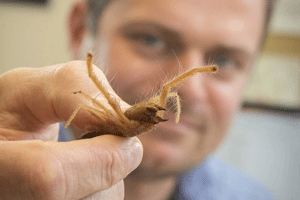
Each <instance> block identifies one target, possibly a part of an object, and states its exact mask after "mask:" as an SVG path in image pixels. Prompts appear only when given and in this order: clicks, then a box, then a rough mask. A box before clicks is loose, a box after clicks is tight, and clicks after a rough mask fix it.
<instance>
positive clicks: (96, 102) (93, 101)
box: [74, 91, 113, 116]
mask: <svg viewBox="0 0 300 200" xmlns="http://www.w3.org/2000/svg"><path fill="white" fill-rule="evenodd" d="M74 94H80V95H82V96H84V97H85V98H86V99H88V100H90V101H91V102H92V103H93V104H94V105H96V106H98V107H99V108H101V109H103V110H104V111H105V112H106V113H107V114H109V115H111V116H113V115H112V114H111V111H110V110H108V109H107V108H106V107H105V106H103V105H102V104H101V103H100V102H99V101H97V100H96V99H94V98H92V97H91V96H89V95H88V94H86V93H84V92H82V91H78V92H74Z"/></svg>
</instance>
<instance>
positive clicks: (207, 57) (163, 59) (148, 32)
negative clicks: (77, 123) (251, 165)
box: [93, 0, 265, 176]
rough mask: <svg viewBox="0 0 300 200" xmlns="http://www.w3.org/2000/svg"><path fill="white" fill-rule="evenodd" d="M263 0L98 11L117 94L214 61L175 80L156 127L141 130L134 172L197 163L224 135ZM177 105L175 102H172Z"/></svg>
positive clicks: (176, 0)
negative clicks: (174, 95)
mask: <svg viewBox="0 0 300 200" xmlns="http://www.w3.org/2000/svg"><path fill="white" fill-rule="evenodd" d="M264 9H265V2H264V1H262V0H261V1H249V0H223V1H206V0H185V1H183V0H173V1H168V0H147V1H145V0H122V1H113V2H112V3H111V4H110V5H109V6H108V7H107V8H106V10H105V12H104V14H103V17H102V18H101V19H100V24H99V33H98V35H97V41H96V42H95V46H94V48H93V52H94V53H95V56H96V59H95V62H96V65H98V66H104V71H105V73H106V74H107V77H108V80H111V85H112V86H113V88H114V90H115V91H116V92H117V94H118V95H119V96H120V97H121V98H122V99H123V100H125V101H126V102H128V103H129V104H134V103H136V102H138V101H140V100H142V99H144V98H147V97H150V96H152V95H154V94H155V93H156V92H157V91H158V90H159V89H160V88H161V86H162V85H163V84H164V83H166V82H167V81H168V80H170V79H171V78H172V77H174V76H177V75H178V74H179V73H181V72H184V71H187V70H189V69H191V68H193V67H200V66H205V65H209V64H216V65H218V66H219V72H217V74H198V75H195V76H193V77H191V78H189V79H188V80H186V81H185V82H183V83H182V84H181V86H180V87H179V88H176V91H177V92H178V94H179V96H180V98H181V106H182V113H181V118H180V122H179V124H176V123H175V112H176V109H175V107H172V106H170V108H168V109H169V110H170V111H169V112H166V113H165V116H164V118H168V119H169V121H168V122H165V123H160V124H159V125H158V126H157V128H156V129H155V130H154V131H152V132H150V133H147V134H144V135H141V136H140V137H139V138H140V139H141V141H142V143H143V145H144V158H143V161H142V164H141V165H140V167H139V169H138V172H139V173H141V174H143V175H146V176H147V175H149V176H150V175H151V176H154V175H155V174H156V175H158V176H165V175H168V174H169V173H178V172H182V171H185V170H187V169H189V168H191V167H192V166H194V165H196V164H198V163H201V162H202V161H203V160H204V159H205V157H206V156H208V155H209V154H210V153H212V152H213V151H214V150H215V149H216V148H217V147H218V145H219V144H220V143H221V141H222V140H223V139H224V137H225V135H226V131H227V129H228V128H229V126H230V124H231V120H232V117H233V115H234V114H235V113H236V111H237V110H238V108H239V105H240V101H241V96H242V92H243V90H244V87H245V84H246V82H247V79H248V77H249V74H250V69H251V64H252V61H253V59H254V57H255V54H256V53H257V51H258V47H259V43H260V39H261V35H262V30H263V22H264ZM172 105H174V104H172Z"/></svg>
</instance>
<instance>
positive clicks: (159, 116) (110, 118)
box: [65, 53, 218, 139]
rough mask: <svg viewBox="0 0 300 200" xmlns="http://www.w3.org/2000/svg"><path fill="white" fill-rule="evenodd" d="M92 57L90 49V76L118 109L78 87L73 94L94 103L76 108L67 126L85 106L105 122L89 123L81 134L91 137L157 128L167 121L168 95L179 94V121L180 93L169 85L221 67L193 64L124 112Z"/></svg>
mask: <svg viewBox="0 0 300 200" xmlns="http://www.w3.org/2000/svg"><path fill="white" fill-rule="evenodd" d="M92 59H93V55H92V54H91V53H88V54H87V56H86V63H87V68H88V74H89V77H90V78H91V79H92V81H93V82H94V84H95V85H96V87H97V88H98V89H99V90H100V92H101V93H102V94H103V95H104V97H105V98H106V99H107V101H108V103H109V105H110V106H111V107H112V108H113V110H114V111H115V112H116V115H117V116H115V115H113V114H112V112H111V111H109V110H108V109H107V108H105V107H104V106H103V105H102V104H101V102H99V101H97V100H96V99H94V98H92V97H90V96H89V95H87V94H85V93H83V92H81V91H78V92H74V94H81V95H83V96H84V97H85V98H87V99H89V100H90V101H91V102H92V103H93V105H94V106H95V108H94V107H89V106H86V105H82V104H81V105H79V106H78V107H77V109H76V110H75V111H74V112H73V114H72V115H71V116H70V118H69V119H68V121H67V122H66V125H65V128H67V127H68V126H69V125H70V123H71V121H72V120H73V119H74V118H75V116H76V114H77V112H78V111H79V110H80V109H81V108H83V109H86V110H87V111H88V112H89V113H90V114H92V115H93V116H95V117H96V118H98V119H99V120H101V121H103V122H105V123H101V124H97V125H96V124H94V125H88V126H87V127H86V130H87V133H86V134H85V135H84V136H82V137H81V139H83V138H92V137H96V136H99V135H104V134H113V135H118V136H123V137H133V136H136V135H139V134H141V133H144V132H147V131H150V130H151V129H153V128H154V126H155V125H156V124H158V123H159V122H165V121H167V119H163V113H164V111H165V108H164V107H165V104H166V101H167V99H168V98H169V97H176V100H177V117H176V122H177V123H178V121H179V117H180V102H179V96H178V95H177V93H176V92H174V93H170V89H171V88H172V87H175V86H176V85H177V84H178V83H180V82H181V81H183V80H185V79H187V78H188V77H190V76H193V75H195V74H196V73H199V72H216V71H217V70H218V67H217V66H206V67H201V68H193V69H191V70H189V71H187V72H185V73H183V74H181V75H179V76H177V77H175V78H174V79H173V80H171V81H170V82H168V83H166V84H165V85H164V86H163V87H162V89H161V92H160V95H159V96H155V97H152V98H150V99H149V100H144V101H142V102H140V103H137V104H135V105H133V106H131V107H130V108H128V109H127V110H126V111H125V112H124V113H123V112H122V110H121V108H120V105H119V104H118V102H117V101H116V100H115V99H114V98H112V97H111V96H110V94H109V93H108V92H107V90H106V89H105V87H104V86H103V85H102V84H101V82H100V81H99V80H98V79H97V77H96V76H95V74H94V73H93V71H92Z"/></svg>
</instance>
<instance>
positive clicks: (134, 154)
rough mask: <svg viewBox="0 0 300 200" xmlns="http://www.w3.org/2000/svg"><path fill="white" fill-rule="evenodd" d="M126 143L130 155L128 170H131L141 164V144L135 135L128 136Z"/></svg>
mask: <svg viewBox="0 0 300 200" xmlns="http://www.w3.org/2000/svg"><path fill="white" fill-rule="evenodd" d="M127 144H128V146H127V147H128V148H129V149H128V150H129V154H130V155H131V156H130V157H131V167H130V169H129V170H130V171H129V172H131V171H133V170H134V169H135V168H137V167H138V166H139V165H140V164H141V161H142V158H143V145H142V143H141V141H140V140H139V139H138V138H137V137H132V138H129V141H128V143H127Z"/></svg>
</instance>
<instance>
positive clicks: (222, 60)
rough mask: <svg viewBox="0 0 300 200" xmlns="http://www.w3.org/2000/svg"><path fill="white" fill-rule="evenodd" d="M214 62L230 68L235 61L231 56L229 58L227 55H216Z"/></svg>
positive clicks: (221, 66)
mask: <svg viewBox="0 0 300 200" xmlns="http://www.w3.org/2000/svg"><path fill="white" fill-rule="evenodd" d="M213 62H214V64H216V65H218V67H220V68H224V69H226V68H230V67H234V65H235V62H234V60H233V59H232V58H230V57H229V56H223V55H221V56H218V57H217V58H216V59H214V61H213Z"/></svg>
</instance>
